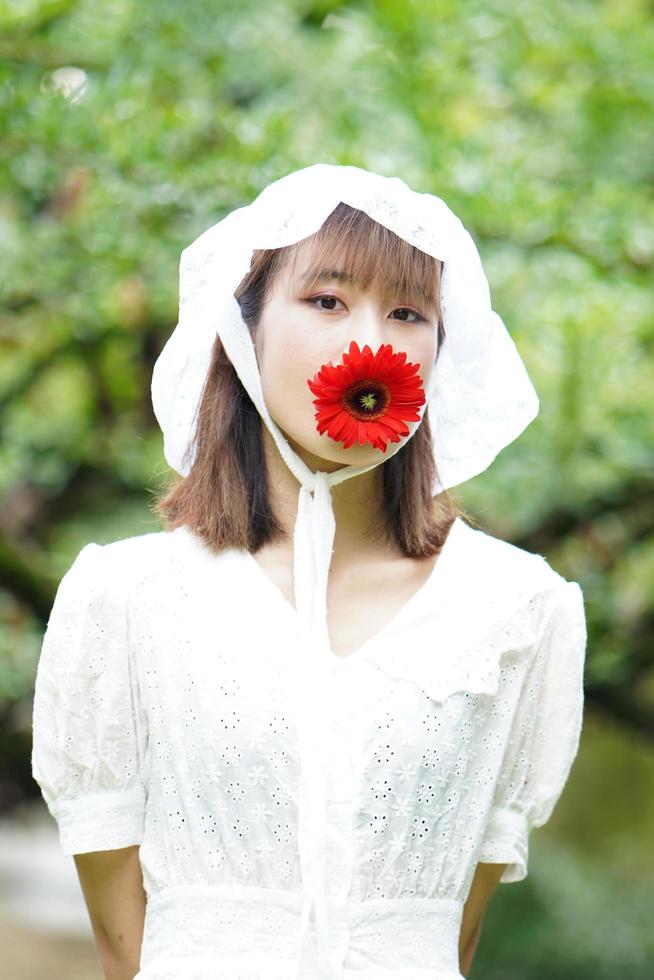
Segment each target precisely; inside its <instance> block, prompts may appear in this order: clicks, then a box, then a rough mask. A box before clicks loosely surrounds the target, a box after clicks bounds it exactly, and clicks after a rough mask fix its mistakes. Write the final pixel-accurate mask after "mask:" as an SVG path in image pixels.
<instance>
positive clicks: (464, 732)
mask: <svg viewBox="0 0 654 980" xmlns="http://www.w3.org/2000/svg"><path fill="white" fill-rule="evenodd" d="M153 402H154V406H155V411H156V414H157V417H158V419H159V422H160V424H161V427H162V430H163V433H164V451H165V453H166V458H167V459H168V461H169V463H170V464H171V466H172V467H173V468H174V469H175V470H177V472H178V474H179V475H180V479H178V480H177V481H176V483H175V485H174V486H172V487H171V488H169V490H168V491H167V492H166V493H165V495H164V496H163V497H162V499H161V500H160V501H159V503H158V505H157V512H158V513H159V514H160V515H161V516H162V518H163V520H164V527H165V529H164V530H163V531H159V532H155V533H150V534H143V535H137V536H136V537H132V538H126V539H123V540H121V541H117V542H114V543H112V544H106V545H98V544H95V543H93V544H89V545H87V546H86V547H85V548H83V549H82V551H81V552H80V553H79V555H78V556H77V558H76V559H75V561H74V563H73V565H72V566H71V568H70V569H69V571H68V572H67V573H66V575H65V576H64V578H63V580H62V582H61V584H60V587H59V590H58V593H57V597H56V600H55V604H54V607H53V610H52V614H51V617H50V622H49V624H48V629H47V632H46V635H45V637H44V643H43V650H42V654H41V659H40V662H39V669H38V674H37V679H36V688H35V701H34V729H33V730H34V751H33V773H34V777H35V779H36V780H37V781H38V783H39V785H40V787H41V789H42V792H43V795H44V798H45V801H46V803H47V805H48V807H49V809H50V812H51V813H52V815H53V816H54V818H55V819H56V820H57V822H58V825H59V833H60V841H61V847H62V851H63V853H64V854H67V855H74V856H75V861H76V864H77V868H78V872H79V875H80V880H81V883H82V888H83V891H84V895H85V897H86V901H87V904H88V907H89V912H90V918H91V922H92V925H93V929H94V933H95V936H96V940H97V943H98V948H99V950H100V954H101V957H102V960H103V964H104V966H105V972H106V975H107V976H108V977H111V978H112V980H123V978H127V977H130V978H131V977H133V976H134V975H135V974H137V975H138V978H139V980H172V978H175V980H214V978H218V977H219V978H220V980H255V978H256V980H259V978H260V980H294V978H301V980H321V978H329V980H336V978H344V980H345V978H357V980H384V978H387V977H388V978H389V980H390V978H394V980H427V978H429V980H457V978H460V977H461V976H462V975H463V976H465V975H467V971H468V969H469V967H470V964H471V961H472V957H473V954H474V950H475V947H476V944H477V942H478V938H479V931H480V926H481V922H482V918H483V915H484V912H485V909H486V907H487V904H488V902H489V900H490V898H491V896H492V894H493V891H494V889H495V887H496V885H497V883H498V881H504V882H511V881H519V880H521V879H522V878H524V877H525V876H526V874H527V852H528V836H529V832H530V831H531V829H532V828H533V827H538V826H541V825H542V824H544V823H545V822H546V821H547V820H548V818H549V816H550V814H551V812H552V810H553V808H554V805H555V803H556V801H557V800H558V798H559V796H560V794H561V792H562V790H563V787H564V785H565V782H566V780H567V777H568V774H569V771H570V768H571V765H572V762H573V760H574V757H575V754H576V751H577V747H578V741H579V735H580V730H581V723H582V710H583V664H584V654H585V643H586V633H585V619H584V608H583V598H582V594H581V590H580V588H579V586H578V584H577V583H576V582H569V581H566V580H565V579H564V578H562V577H561V576H560V575H559V574H558V573H557V572H555V571H554V570H553V569H552V568H551V566H550V565H549V564H548V562H547V561H546V560H545V559H544V558H543V557H541V556H540V555H534V554H531V553H529V552H527V551H524V550H521V549H519V548H516V547H515V546H513V545H511V544H509V543H508V542H505V541H502V540H500V539H498V538H495V537H493V536H491V535H490V534H488V533H485V532H484V531H482V530H481V529H480V528H475V527H473V526H472V525H471V524H470V523H469V522H467V521H465V520H464V518H463V513H462V511H461V510H460V509H459V508H458V507H457V505H456V504H455V503H454V501H453V500H452V499H451V498H450V497H449V495H448V493H447V489H448V488H449V487H452V486H455V485H457V484H459V483H461V482H463V481H464V480H466V479H468V478H469V477H470V476H473V475H474V474H476V473H479V472H481V471H482V470H483V469H485V468H486V467H487V466H488V465H489V464H490V462H491V461H492V459H493V458H494V457H495V456H496V455H497V453H498V452H499V451H500V450H501V449H502V448H503V447H504V446H505V445H507V444H508V443H509V442H511V441H512V440H513V439H515V438H516V436H517V435H519V434H520V432H521V431H522V430H523V429H524V427H525V426H526V425H527V424H528V423H529V421H531V419H532V418H533V417H534V415H535V414H536V411H537V407H538V401H537V398H536V395H535V393H534V391H533V388H532V386H531V384H530V382H529V379H528V377H527V374H526V372H525V370H524V366H523V365H522V362H521V361H520V358H519V356H518V354H517V352H516V350H515V347H514V345H513V343H512V341H511V339H510V337H509V336H508V334H507V332H506V330H505V328H504V325H503V324H502V322H501V320H500V318H499V317H498V316H497V315H496V314H495V313H494V312H493V311H492V309H491V307H490V298H489V294H488V289H487V283H486V280H485V277H484V275H483V271H482V269H481V263H480V262H479V257H478V255H477V251H476V249H475V247H474V244H473V243H472V240H471V238H470V236H469V235H468V234H467V232H466V231H465V229H464V228H463V226H462V225H461V223H460V222H459V221H458V219H457V218H456V217H455V216H454V215H453V214H452V212H451V211H450V210H449V209H448V208H447V207H446V205H445V204H444V203H443V202H442V201H440V200H439V199H438V198H435V197H433V196H432V195H429V194H417V193H416V192H414V191H412V190H410V189H409V188H408V187H407V185H406V184H405V183H404V182H402V181H400V180H398V179H397V178H388V177H381V176H379V175H376V174H372V173H370V172H368V171H365V170H362V169H360V168H355V167H339V166H332V165H326V164H317V165H315V166H313V167H308V168H305V169H303V170H300V171H297V172H295V173H292V174H289V175H287V176H286V177H284V178H282V179H281V180H279V181H276V182H275V183H273V184H271V185H269V187H267V188H266V189H265V190H264V191H263V192H262V193H261V194H260V195H259V197H258V198H257V199H256V200H255V201H254V202H253V203H252V204H251V205H250V206H249V207H247V208H241V209H239V210H237V211H235V212H232V214H230V215H228V216H227V217H226V218H225V219H223V221H221V222H219V223H218V224H217V225H215V226H213V227H212V228H210V229H209V230H208V231H207V232H205V233H204V234H203V235H201V236H200V238H199V239H197V241H196V242H195V243H193V245H192V246H190V247H189V248H188V249H187V250H186V251H185V252H184V253H183V255H182V263H181V276H180V320H179V323H178V326H177V328H176V330H175V332H174V333H173V335H172V337H171V339H170V341H169V343H168V344H167V345H166V348H165V349H164V351H163V352H162V354H161V356H160V358H159V361H158V362H157V366H156V367H155V374H154V378H153Z"/></svg>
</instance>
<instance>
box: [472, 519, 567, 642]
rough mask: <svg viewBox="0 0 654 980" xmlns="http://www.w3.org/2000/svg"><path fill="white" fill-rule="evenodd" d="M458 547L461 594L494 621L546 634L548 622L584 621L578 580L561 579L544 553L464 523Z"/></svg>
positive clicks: (562, 577)
mask: <svg viewBox="0 0 654 980" xmlns="http://www.w3.org/2000/svg"><path fill="white" fill-rule="evenodd" d="M458 524H459V526H458V528H457V531H458V536H459V544H460V547H459V548H454V549H453V551H454V552H455V553H456V557H457V561H458V568H457V575H458V581H459V582H460V583H461V587H460V592H461V594H462V595H463V596H464V598H465V601H466V602H467V604H468V606H469V607H472V605H474V607H475V608H476V609H479V612H480V616H481V613H482V611H484V613H485V615H486V616H487V618H488V621H489V622H495V623H502V622H506V621H507V620H508V619H511V618H514V619H516V620H519V619H520V618H522V620H523V621H524V623H525V627H526V628H527V629H528V630H529V631H530V632H533V633H534V635H536V636H537V635H540V634H542V632H543V631H544V630H546V629H547V624H548V622H550V623H551V622H552V621H557V620H558V621H560V622H566V621H567V622H574V623H581V622H582V621H583V619H584V599H583V593H582V591H581V588H580V586H579V584H578V583H577V582H574V581H570V580H568V579H566V578H565V577H564V576H563V575H561V574H560V573H559V572H558V571H557V570H556V569H555V568H553V567H552V565H551V564H550V562H549V561H548V560H547V558H546V557H545V556H544V555H540V554H538V553H536V552H532V551H528V550H527V549H525V548H520V547H518V546H517V545H514V544H512V543H511V542H509V541H506V540H504V539H503V538H499V537H497V536H495V535H493V534H490V533H489V532H488V531H484V530H482V529H480V528H475V527H472V525H470V524H467V523H465V522H464V521H463V520H461V521H459V522H458Z"/></svg>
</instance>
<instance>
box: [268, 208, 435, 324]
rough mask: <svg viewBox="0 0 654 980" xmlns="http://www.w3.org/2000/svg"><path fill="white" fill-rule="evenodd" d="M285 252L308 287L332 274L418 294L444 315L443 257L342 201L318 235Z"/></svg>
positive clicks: (386, 290)
mask: <svg viewBox="0 0 654 980" xmlns="http://www.w3.org/2000/svg"><path fill="white" fill-rule="evenodd" d="M300 246H301V247H302V256H301V257H300V256H299V254H298V250H299V248H300ZM280 252H283V253H284V255H283V257H282V256H280V258H281V259H282V262H283V264H284V265H286V264H287V263H288V265H289V266H290V269H291V274H292V276H293V278H296V277H297V278H298V281H299V282H300V283H301V284H302V286H303V287H304V288H306V289H311V288H313V287H315V286H316V285H318V284H319V283H321V282H325V281H329V280H330V279H331V280H332V281H345V282H349V283H351V284H353V285H356V286H358V287H359V288H361V289H365V290H368V289H376V290H378V291H379V292H380V293H381V295H383V296H384V297H388V298H393V299H394V298H398V297H402V298H405V299H412V300H414V301H415V302H418V303H422V304H423V305H426V306H428V307H431V309H432V310H433V311H434V312H435V313H437V314H438V318H439V319H440V302H439V300H440V280H441V272H442V266H443V263H442V262H441V261H440V259H436V258H434V256H433V255H428V254H427V253H426V252H423V251H422V250H421V249H419V248H416V247H415V245H411V244H409V242H407V241H405V240H404V239H403V238H400V237H399V236H398V235H396V234H395V233H394V232H392V231H391V230H390V229H389V228H386V227H385V226H384V225H381V224H379V223H378V222H376V221H374V220H373V219H372V218H371V217H370V216H369V215H367V214H366V213H365V212H363V211H359V210H358V209H357V208H352V207H350V206H349V205H348V204H344V203H343V202H342V201H341V202H340V203H339V204H338V206H337V207H336V208H334V210H333V211H332V212H331V214H330V215H329V217H328V218H327V219H326V221H325V222H324V224H323V225H322V227H321V228H320V229H319V230H318V231H317V232H316V233H315V234H314V235H312V236H310V237H309V238H305V239H303V240H302V241H301V242H297V243H295V244H293V245H288V246H286V247H285V248H283V249H280Z"/></svg>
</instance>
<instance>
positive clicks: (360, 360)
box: [307, 340, 425, 452]
mask: <svg viewBox="0 0 654 980" xmlns="http://www.w3.org/2000/svg"><path fill="white" fill-rule="evenodd" d="M419 370H420V365H419V364H411V363H409V362H407V359H406V354H404V353H399V354H398V353H395V352H394V351H393V348H392V347H391V345H390V344H382V345H381V346H380V348H379V350H378V351H377V353H376V354H373V352H372V350H371V349H370V347H369V346H368V344H366V345H365V347H364V348H363V350H362V351H361V350H359V347H358V345H357V343H356V341H354V340H353V341H352V342H351V344H350V349H349V352H348V353H346V354H343V363H342V364H336V365H334V364H332V362H331V361H330V362H329V364H323V366H322V367H321V368H320V370H319V371H318V373H317V374H315V375H314V378H313V381H311V380H308V381H307V384H308V385H309V388H310V389H311V391H312V392H313V394H314V395H317V396H318V397H317V398H314V399H313V404H314V405H315V406H316V416H315V417H316V419H317V422H318V424H317V429H318V432H319V433H320V434H321V435H322V434H323V433H324V432H327V434H328V435H330V436H331V437H332V439H336V440H337V441H338V442H342V443H343V446H344V448H345V449H349V448H350V446H352V445H354V443H355V442H359V444H360V445H361V446H363V445H365V444H366V443H370V445H372V446H374V447H375V448H377V449H381V450H382V452H386V447H387V446H388V443H389V442H399V441H400V439H401V438H402V436H407V435H408V434H409V430H408V428H407V426H406V425H405V422H417V421H419V420H420V414H419V412H418V408H419V406H420V405H424V403H425V391H424V388H423V386H422V381H421V379H420V377H419V376H417V372H418V371H419Z"/></svg>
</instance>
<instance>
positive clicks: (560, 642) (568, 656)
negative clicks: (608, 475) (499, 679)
mask: <svg viewBox="0 0 654 980" xmlns="http://www.w3.org/2000/svg"><path fill="white" fill-rule="evenodd" d="M533 602H534V603H535V605H536V607H537V610H538V629H537V636H538V640H537V644H536V649H535V654H534V656H533V659H532V661H531V663H530V666H529V668H528V672H527V675H526V677H525V680H524V684H523V686H522V688H521V693H520V698H519V701H518V705H517V708H516V711H515V715H514V718H513V721H512V727H511V733H510V736H509V741H508V744H507V748H506V752H505V755H504V758H503V760H502V765H501V768H500V772H499V776H498V781H497V784H496V787H495V792H494V796H493V802H492V805H491V809H490V813H489V818H488V822H487V825H486V829H485V834H484V838H483V842H482V846H481V851H480V854H479V856H478V859H477V860H478V861H483V862H487V863H490V864H507V865H508V866H507V868H506V869H505V870H504V873H503V875H502V877H501V878H500V881H503V882H511V881H521V880H522V879H523V878H526V876H527V858H528V838H529V833H530V831H531V830H532V828H533V827H541V826H542V825H543V824H545V823H546V822H547V821H548V820H549V818H550V816H551V814H552V811H553V809H554V806H555V805H556V803H557V801H558V799H559V797H560V795H561V793H562V792H563V788H564V786H565V783H566V781H567V778H568V775H569V773H570V769H571V767H572V763H573V761H574V759H575V756H576V754H577V750H578V747H579V738H580V734H581V726H582V717H583V706H584V689H583V674H584V661H585V654H586V640H587V634H586V618H585V612H584V600H583V594H582V591H581V589H580V587H579V585H578V584H577V583H576V582H568V581H566V580H565V579H562V580H561V582H560V583H558V584H557V585H556V586H555V587H554V588H553V589H551V590H548V591H546V592H544V593H542V594H541V595H539V596H537V597H536V599H535V600H533Z"/></svg>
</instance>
